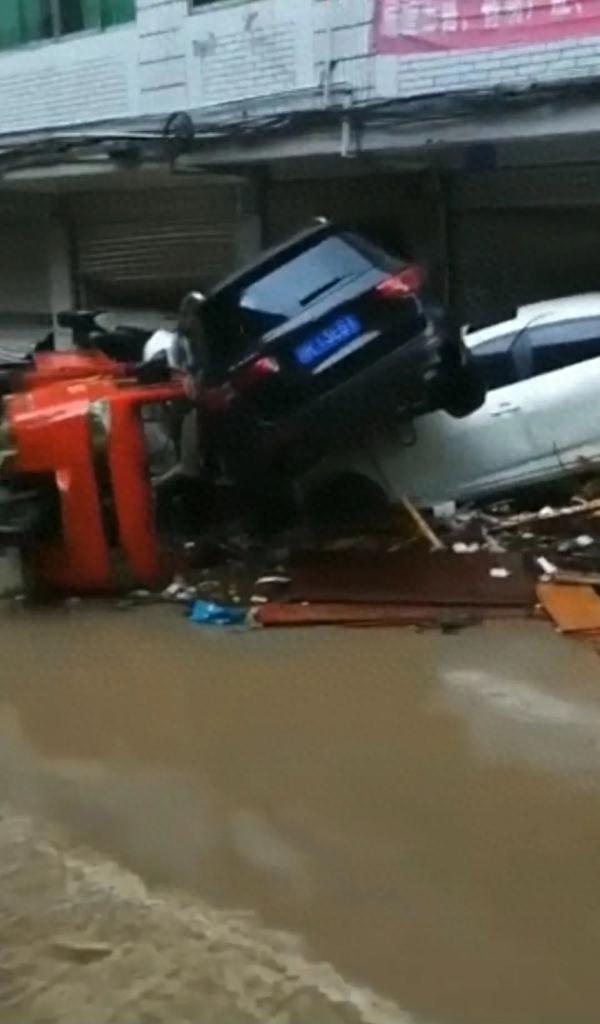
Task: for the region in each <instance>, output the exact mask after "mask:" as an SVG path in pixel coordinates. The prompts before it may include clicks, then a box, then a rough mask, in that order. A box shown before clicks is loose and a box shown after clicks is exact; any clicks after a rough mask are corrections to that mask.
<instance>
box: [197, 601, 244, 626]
mask: <svg viewBox="0 0 600 1024" xmlns="http://www.w3.org/2000/svg"><path fill="white" fill-rule="evenodd" d="M245 621H246V611H245V609H243V608H237V607H232V606H231V605H225V604H216V603H215V602H214V601H199V600H198V601H194V604H193V605H192V609H191V612H190V622H193V623H194V624H195V625H199V626H241V625H243V623H244V622H245Z"/></svg>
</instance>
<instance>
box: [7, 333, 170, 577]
mask: <svg viewBox="0 0 600 1024" xmlns="http://www.w3.org/2000/svg"><path fill="white" fill-rule="evenodd" d="M3 391H4V394H3V399H2V410H3V412H2V420H1V423H0V459H1V463H0V543H1V544H2V546H3V547H4V548H7V547H9V548H13V549H15V548H17V549H18V551H19V553H20V556H21V563H22V567H23V572H24V576H25V580H26V584H27V585H28V587H29V588H34V589H36V590H54V591H56V590H58V591H67V592H72V593H73V592H76V593H79V592H80V593H85V592H96V593H102V592H108V591H114V590H117V589H121V588H122V587H124V586H131V587H134V586H144V587H152V586H156V585H157V584H159V583H161V582H162V581H163V580H164V579H165V578H166V577H167V576H168V574H169V572H170V571H172V566H170V565H168V564H167V559H166V555H165V554H164V552H163V550H162V548H161V543H160V538H159V535H158V529H157V524H156V516H155V514H154V504H155V496H154V494H153V489H152V485H151V479H150V472H149V465H148V453H147V448H146V437H145V431H144V419H143V410H144V409H148V408H151V409H156V408H159V409H160V408H161V407H168V406H169V404H170V403H173V402H177V401H178V400H180V399H182V398H183V397H184V386H183V380H182V378H180V377H178V376H177V375H170V376H169V377H168V378H166V379H164V380H160V381H157V382H155V383H148V382H147V381H142V380H140V379H139V377H137V376H136V374H135V372H134V371H133V370H132V368H131V367H128V366H127V365H126V364H123V363H118V362H115V361H113V360H111V359H110V358H108V357H107V356H106V355H104V354H103V353H101V352H99V351H88V352H82V351H76V350H75V351H68V352H38V353H37V354H36V355H35V356H34V357H33V359H32V360H31V361H30V362H28V363H27V365H25V366H18V367H17V366H16V367H13V368H10V369H5V370H4V371H3Z"/></svg>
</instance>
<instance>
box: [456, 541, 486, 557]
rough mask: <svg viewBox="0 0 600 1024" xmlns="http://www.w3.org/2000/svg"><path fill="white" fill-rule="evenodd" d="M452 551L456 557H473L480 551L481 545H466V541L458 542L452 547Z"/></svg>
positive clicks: (475, 543)
mask: <svg viewBox="0 0 600 1024" xmlns="http://www.w3.org/2000/svg"><path fill="white" fill-rule="evenodd" d="M452 550H453V551H454V554H455V555H473V554H475V552H476V551H479V550H480V545H479V544H477V542H474V543H473V544H465V543H464V541H462V540H458V541H456V543H455V544H453V545H452Z"/></svg>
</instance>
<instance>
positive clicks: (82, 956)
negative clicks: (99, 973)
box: [52, 939, 114, 965]
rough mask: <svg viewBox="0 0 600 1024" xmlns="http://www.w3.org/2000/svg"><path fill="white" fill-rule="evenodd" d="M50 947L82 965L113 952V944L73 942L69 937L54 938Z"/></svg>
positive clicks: (103, 958) (60, 954)
mask: <svg viewBox="0 0 600 1024" xmlns="http://www.w3.org/2000/svg"><path fill="white" fill-rule="evenodd" d="M52 949H53V951H54V953H56V954H57V955H58V956H60V957H61V958H64V959H65V960H71V961H72V962H73V963H77V964H83V965H85V964H91V963H95V962H96V961H97V960H105V959H106V957H108V956H112V954H113V953H114V948H113V946H110V945H109V944H108V943H106V942H75V941H71V940H70V939H55V940H54V942H53V943H52Z"/></svg>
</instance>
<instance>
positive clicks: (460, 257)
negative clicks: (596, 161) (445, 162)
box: [449, 167, 600, 324]
mask: <svg viewBox="0 0 600 1024" xmlns="http://www.w3.org/2000/svg"><path fill="white" fill-rule="evenodd" d="M449 223H450V231H449V235H450V267H451V289H452V295H453V297H454V299H455V301H456V303H457V304H458V306H459V308H460V311H461V315H462V318H463V319H464V320H465V321H468V322H470V323H473V324H477V323H486V322H493V321H494V320H501V319H504V318H505V317H506V316H510V315H511V314H512V312H513V310H514V309H515V308H516V307H518V306H519V305H523V304H524V303H530V302H536V301H539V300H541V299H546V298H555V297H558V296H561V295H570V294H575V293H578V292H586V291H600V245H599V240H600V176H599V175H598V171H597V168H587V167H576V168H573V167H571V168H567V167H565V168H548V169H542V168H536V169H535V170H529V171H525V170H523V171H501V172H496V173H490V174H483V175H477V176H472V177H471V178H469V177H463V178H462V179H460V180H458V181H456V182H455V183H454V185H453V188H452V190H451V194H450V215H449Z"/></svg>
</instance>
